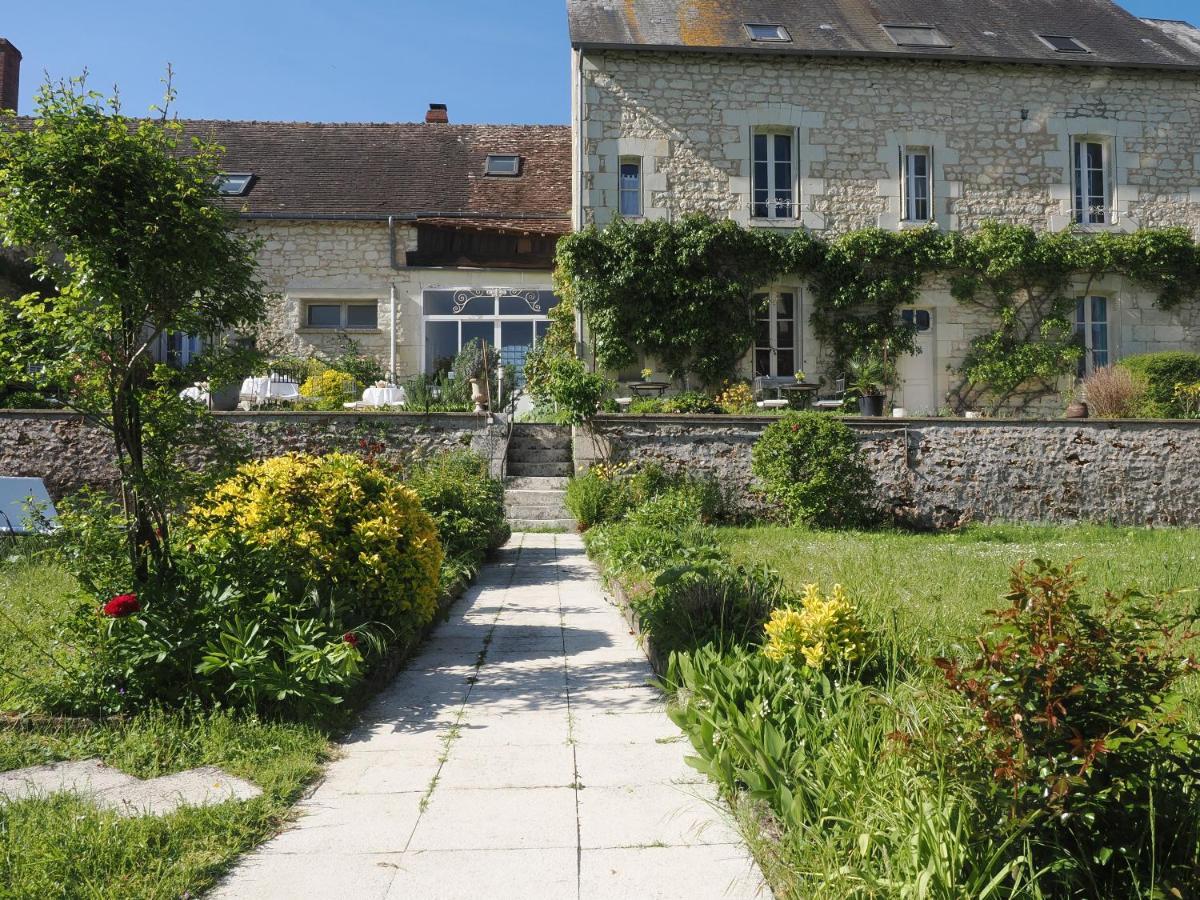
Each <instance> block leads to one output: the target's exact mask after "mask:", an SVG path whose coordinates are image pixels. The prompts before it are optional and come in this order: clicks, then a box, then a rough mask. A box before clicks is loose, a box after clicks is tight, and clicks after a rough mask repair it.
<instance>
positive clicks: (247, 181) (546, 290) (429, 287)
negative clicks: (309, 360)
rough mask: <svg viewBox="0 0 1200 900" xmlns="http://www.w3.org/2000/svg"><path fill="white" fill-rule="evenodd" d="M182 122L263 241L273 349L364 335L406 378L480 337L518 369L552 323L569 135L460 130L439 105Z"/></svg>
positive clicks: (297, 349)
mask: <svg viewBox="0 0 1200 900" xmlns="http://www.w3.org/2000/svg"><path fill="white" fill-rule="evenodd" d="M186 128H187V131H188V132H189V133H190V134H193V135H197V136H200V137H203V138H206V139H209V140H213V141H216V142H217V143H219V144H220V145H222V146H223V147H224V148H225V150H226V153H225V157H224V167H225V169H226V172H227V174H226V176H225V178H224V181H223V183H222V187H221V190H222V193H223V194H225V195H226V199H225V200H224V201H223V202H225V203H226V204H227V205H228V206H229V207H230V208H231V209H233V210H234V211H235V212H236V213H237V215H238V217H239V219H240V222H241V227H243V228H245V229H247V230H248V231H250V232H251V233H252V234H253V235H254V236H255V237H256V238H258V239H259V240H260V241H261V242H262V250H261V254H260V263H261V267H262V274H263V276H264V278H265V280H266V282H267V285H268V287H269V289H270V290H271V292H272V298H271V304H270V315H269V320H268V323H267V325H266V327H264V328H263V329H262V330H261V332H260V334H259V340H260V343H261V344H262V345H263V346H264V348H265V349H268V350H270V351H272V352H276V353H289V354H300V355H309V354H314V353H317V354H336V353H337V352H339V351H341V350H343V349H345V348H346V346H347V344H348V342H349V341H353V342H354V344H356V345H357V346H358V348H359V349H360V350H361V351H363V352H365V353H368V354H372V355H374V356H375V357H377V358H378V360H379V361H380V363H381V364H383V365H384V366H385V367H386V368H387V370H388V371H390V372H392V373H393V374H394V375H395V376H397V377H404V376H408V375H413V374H416V373H419V372H429V371H433V370H434V369H435V368H436V367H438V366H445V365H446V364H447V361H448V360H450V359H452V358H453V357H454V356H455V355H456V354H457V353H458V351H459V349H461V347H462V346H463V345H464V344H466V343H469V342H470V341H472V340H482V341H485V342H486V343H487V344H488V345H489V346H492V347H499V348H500V351H501V356H502V359H503V360H504V361H505V362H506V363H510V364H513V365H516V366H518V367H519V365H520V363H521V362H522V360H523V359H524V355H525V353H526V352H528V350H529V349H530V348H531V347H533V346H534V345H535V343H536V342H537V341H538V340H540V338H541V336H542V335H543V334H544V333H545V329H546V327H547V319H546V313H547V311H548V310H549V309H550V308H551V307H552V306H553V305H555V303H557V298H556V297H555V296H554V294H553V291H552V284H551V274H552V269H553V255H554V245H555V242H556V241H557V238H558V237H559V235H561V234H564V233H566V232H567V231H569V230H570V224H571V223H570V212H569V210H570V134H569V131H568V129H566V128H564V127H557V126H506V125H452V124H450V123H449V120H448V113H447V110H446V108H445V107H444V106H441V105H436V104H435V105H434V106H432V107H431V109H430V111H429V113H428V114H427V116H426V120H425V122H423V123H416V124H316V123H292V122H229V121H190V122H187V123H186ZM185 340H186V339H185ZM192 345H194V342H192ZM190 349H191V346H184V347H183V348H182V352H183V355H184V356H186V355H187V353H188V352H189V351H190Z"/></svg>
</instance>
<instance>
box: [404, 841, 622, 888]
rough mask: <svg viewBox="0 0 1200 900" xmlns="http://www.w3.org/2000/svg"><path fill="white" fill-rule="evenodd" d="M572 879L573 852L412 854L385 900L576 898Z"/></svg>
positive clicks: (574, 876)
mask: <svg viewBox="0 0 1200 900" xmlns="http://www.w3.org/2000/svg"><path fill="white" fill-rule="evenodd" d="M576 877H577V876H576V851H575V848H573V847H566V848H558V849H546V848H541V849H537V850H423V851H412V852H409V853H406V854H405V855H404V858H403V860H402V861H401V863H400V869H399V871H398V872H397V873H396V878H395V880H394V881H393V882H392V887H391V890H390V891H389V892H388V895H387V900H467V898H472V900H473V898H479V900H535V898H540V897H546V898H556V900H560V898H573V897H574V896H575V892H576ZM610 900H611V898H610Z"/></svg>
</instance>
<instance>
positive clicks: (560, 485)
mask: <svg viewBox="0 0 1200 900" xmlns="http://www.w3.org/2000/svg"><path fill="white" fill-rule="evenodd" d="M568 480H569V479H567V478H555V477H543V478H536V477H535V478H529V477H526V478H522V477H517V476H509V477H508V478H507V479H505V481H504V489H505V490H506V491H509V492H511V491H565V490H566V489H567V481H568Z"/></svg>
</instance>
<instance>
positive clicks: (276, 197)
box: [184, 120, 571, 234]
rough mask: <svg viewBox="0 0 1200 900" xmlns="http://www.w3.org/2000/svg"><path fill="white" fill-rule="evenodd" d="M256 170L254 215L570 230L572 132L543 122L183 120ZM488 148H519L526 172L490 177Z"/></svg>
mask: <svg viewBox="0 0 1200 900" xmlns="http://www.w3.org/2000/svg"><path fill="white" fill-rule="evenodd" d="M184 126H185V130H186V132H187V133H188V134H189V135H196V136H199V137H202V138H205V139H207V140H213V141H216V142H217V143H219V144H221V145H222V146H223V147H225V150H226V153H225V157H224V162H223V165H222V168H223V169H224V170H225V171H227V172H231V173H233V172H237V173H246V172H251V173H253V174H254V176H255V181H254V183H253V186H252V187H251V189H250V192H249V193H248V194H247V195H246V196H243V197H233V198H229V199H228V200H226V201H223V202H225V203H227V204H229V205H230V206H232V207H235V208H237V209H238V210H239V211H241V212H242V214H243V215H245V216H247V217H248V218H297V217H298V218H363V219H383V218H386V217H387V216H390V215H395V216H401V217H414V216H421V217H422V218H424V217H429V218H437V219H438V220H440V221H444V222H454V223H455V224H456V225H459V226H461V227H475V228H486V229H488V230H498V231H524V232H528V233H531V234H564V233H566V232H568V231H570V224H571V223H570V210H571V131H570V129H569V128H567V127H563V126H541V125H529V126H527V125H427V124H383V125H372V124H363V125H360V124H347V125H339V124H317V123H309V122H227V121H216V120H211V121H210V120H190V121H187V122H184ZM489 153H501V154H512V153H516V154H519V155H520V156H521V160H522V161H521V174H520V175H519V176H518V177H515V178H513V177H496V176H490V177H489V176H485V175H484V164H485V161H486V158H487V155H488V154H489Z"/></svg>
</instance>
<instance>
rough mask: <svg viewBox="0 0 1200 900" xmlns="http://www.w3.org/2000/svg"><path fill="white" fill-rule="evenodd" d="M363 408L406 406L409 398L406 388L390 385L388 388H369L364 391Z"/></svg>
mask: <svg viewBox="0 0 1200 900" xmlns="http://www.w3.org/2000/svg"><path fill="white" fill-rule="evenodd" d="M362 402H363V406H405V405H406V404H407V403H408V397H407V396H406V395H405V393H404V388H400V387H395V386H394V385H388V386H387V387H369V388H367V389H366V390H365V391H363V395H362Z"/></svg>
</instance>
